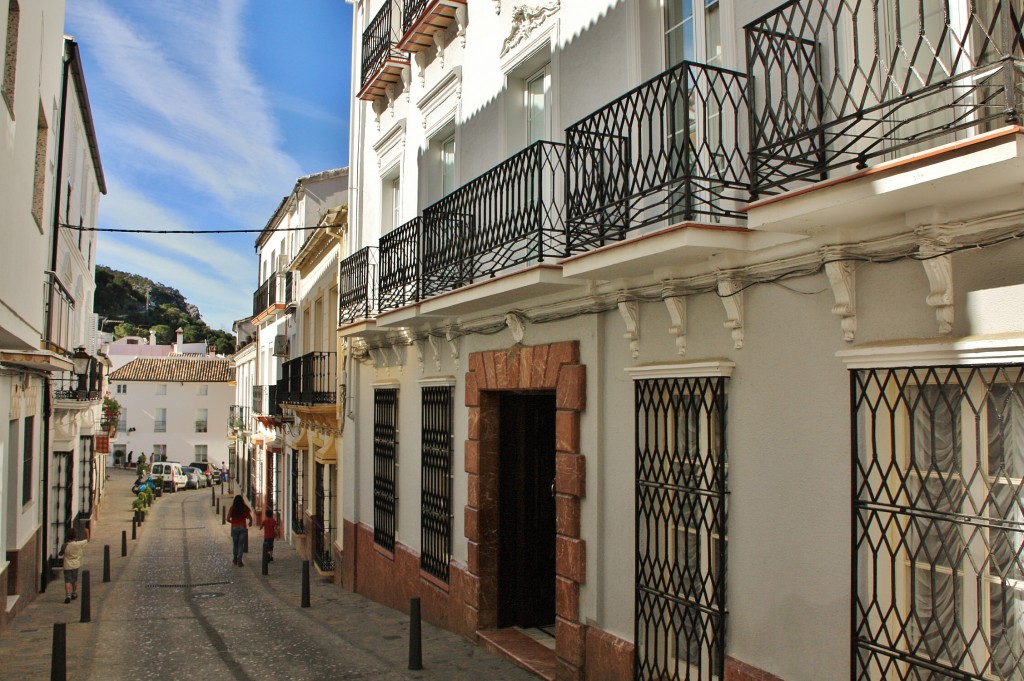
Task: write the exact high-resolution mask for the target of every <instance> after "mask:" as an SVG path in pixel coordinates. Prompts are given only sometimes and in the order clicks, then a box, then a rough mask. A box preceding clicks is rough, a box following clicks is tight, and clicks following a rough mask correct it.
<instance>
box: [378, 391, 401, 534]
mask: <svg viewBox="0 0 1024 681" xmlns="http://www.w3.org/2000/svg"><path fill="white" fill-rule="evenodd" d="M397 473H398V389H397V388H381V389H377V390H374V391H373V541H374V543H375V544H377V545H378V546H380V547H382V548H384V549H387V550H388V551H394V550H395V513H396V511H397V508H398V494H397V491H398V490H397V483H396V476H397Z"/></svg>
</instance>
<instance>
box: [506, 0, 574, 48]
mask: <svg viewBox="0 0 1024 681" xmlns="http://www.w3.org/2000/svg"><path fill="white" fill-rule="evenodd" d="M561 6H562V3H561V0H554V1H553V2H551V3H549V4H547V5H544V6H541V7H530V6H528V5H516V6H515V8H514V9H513V10H512V30H511V31H510V32H509V34H508V37H507V38H505V42H503V43H502V44H501V55H500V56H502V57H504V56H505V55H506V54H508V53H509V52H510V51H511V50H512V49H513V48H515V47H516V46H517V45H519V44H520V43H522V42H523V41H524V40H526V39H527V38H528V37H530V34H531V33H533V32H534V30H536V29H537V28H538V27H539V26H541V25H542V24H543V23H544V22H546V21H547V20H548V17H550V16H551V15H552V14H554V13H555V12H557V11H558V9H559V8H560V7H561Z"/></svg>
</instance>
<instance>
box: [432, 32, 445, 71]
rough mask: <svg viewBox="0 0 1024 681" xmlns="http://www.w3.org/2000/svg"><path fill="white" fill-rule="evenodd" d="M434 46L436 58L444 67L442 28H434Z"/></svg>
mask: <svg viewBox="0 0 1024 681" xmlns="http://www.w3.org/2000/svg"><path fill="white" fill-rule="evenodd" d="M434 46H435V47H437V59H438V61H439V62H440V63H441V68H442V69H443V68H444V29H443V28H437V29H434Z"/></svg>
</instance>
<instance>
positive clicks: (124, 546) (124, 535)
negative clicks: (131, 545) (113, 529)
mask: <svg viewBox="0 0 1024 681" xmlns="http://www.w3.org/2000/svg"><path fill="white" fill-rule="evenodd" d="M127 555H128V531H127V530H121V557H122V558H124V557H125V556H127Z"/></svg>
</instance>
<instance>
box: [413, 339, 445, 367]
mask: <svg viewBox="0 0 1024 681" xmlns="http://www.w3.org/2000/svg"><path fill="white" fill-rule="evenodd" d="M427 338H430V336H427ZM427 338H420V339H419V340H418V341H416V343H415V347H416V361H417V362H419V364H420V373H421V374H422V373H423V372H424V371H426V367H425V366H424V362H426V359H427ZM438 371H440V369H438Z"/></svg>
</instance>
